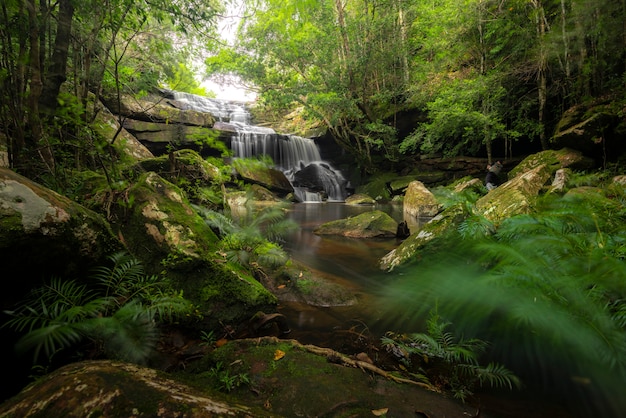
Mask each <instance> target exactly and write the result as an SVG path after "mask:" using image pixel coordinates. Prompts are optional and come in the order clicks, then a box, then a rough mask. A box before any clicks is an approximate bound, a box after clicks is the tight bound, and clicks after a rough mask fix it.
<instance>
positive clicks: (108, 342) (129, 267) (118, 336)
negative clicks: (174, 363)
mask: <svg viewBox="0 0 626 418" xmlns="http://www.w3.org/2000/svg"><path fill="white" fill-rule="evenodd" d="M110 260H111V261H112V262H113V267H98V268H97V269H96V270H95V272H94V274H93V276H92V280H91V281H93V282H95V283H96V286H94V287H90V286H88V285H86V284H81V283H78V282H77V281H75V280H62V279H60V278H53V279H52V280H51V281H50V283H49V284H47V285H45V286H42V287H40V288H37V289H35V290H33V291H32V292H31V294H30V295H29V297H28V298H27V299H26V300H24V301H23V302H21V303H20V304H19V305H18V306H17V308H16V309H15V310H13V311H10V312H7V313H8V314H9V315H11V316H12V319H10V320H9V321H7V322H6V323H5V324H3V326H5V327H10V328H12V329H14V330H15V331H17V332H18V333H25V335H24V336H23V337H22V338H21V339H20V340H19V341H18V342H17V344H16V349H17V350H18V351H19V352H28V351H31V350H32V351H33V362H34V363H37V362H38V361H39V359H40V357H41V355H44V356H45V357H46V358H47V360H48V361H51V360H52V357H53V356H54V355H55V354H56V353H58V352H60V351H62V350H65V349H69V348H71V347H77V345H78V344H79V343H83V342H87V346H88V347H89V351H90V354H89V357H101V356H105V357H108V358H114V359H120V360H126V361H131V362H135V363H144V362H145V361H146V360H147V359H148V358H149V356H150V354H151V353H152V352H153V349H154V347H155V345H156V341H157V338H158V327H157V323H158V322H164V321H171V320H173V319H174V318H177V317H179V316H181V315H183V314H185V313H187V312H189V311H190V304H189V302H187V301H186V300H185V299H183V297H182V295H181V294H179V293H175V292H173V291H171V290H170V289H168V288H167V286H166V283H165V282H164V281H163V280H162V279H161V278H159V277H157V276H146V275H145V274H144V271H143V267H142V266H141V264H140V263H139V262H138V261H137V260H135V259H134V258H132V257H131V256H129V255H128V254H126V253H116V254H114V255H112V256H111V257H110ZM91 281H90V282H91ZM83 348H84V347H83Z"/></svg>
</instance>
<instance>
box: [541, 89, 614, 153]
mask: <svg viewBox="0 0 626 418" xmlns="http://www.w3.org/2000/svg"><path fill="white" fill-rule="evenodd" d="M623 129H624V118H623V109H620V108H619V107H617V106H612V103H611V99H610V98H609V99H608V100H602V99H600V100H598V101H596V102H593V103H586V104H579V105H576V106H573V107H571V108H569V109H567V110H566V111H565V112H563V115H562V116H561V119H560V120H559V122H558V124H557V126H556V128H555V133H554V136H553V137H552V139H551V143H552V144H553V145H554V147H556V148H562V147H568V148H570V149H575V150H578V151H580V152H582V153H584V154H585V155H588V156H591V157H592V158H595V159H597V160H602V159H608V160H609V161H617V159H618V158H619V156H621V155H623V154H624V152H626V145H624V141H623Z"/></svg>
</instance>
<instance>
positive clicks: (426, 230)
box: [379, 204, 467, 271]
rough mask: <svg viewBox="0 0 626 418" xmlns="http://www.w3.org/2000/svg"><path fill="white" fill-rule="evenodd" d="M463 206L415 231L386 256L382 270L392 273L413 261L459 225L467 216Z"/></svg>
mask: <svg viewBox="0 0 626 418" xmlns="http://www.w3.org/2000/svg"><path fill="white" fill-rule="evenodd" d="M466 215H467V214H466V212H465V211H464V207H463V205H461V204H457V205H453V206H450V207H448V208H446V209H445V210H443V211H442V212H441V213H439V214H437V215H436V216H435V217H433V218H432V219H431V220H430V221H428V222H427V223H426V224H424V225H422V227H421V228H420V229H419V230H418V231H413V232H412V233H411V235H410V236H409V237H407V238H406V239H405V240H404V241H402V243H401V244H400V245H398V246H397V247H396V248H394V249H393V250H391V251H390V252H389V253H387V254H385V255H384V256H383V257H382V258H381V259H380V262H379V267H380V268H381V269H382V270H386V271H392V270H393V269H395V268H396V267H398V266H400V265H402V264H404V263H406V262H408V261H410V260H412V259H414V258H415V256H416V255H417V254H418V252H419V251H420V250H421V249H422V248H424V246H425V245H427V244H428V243H429V242H431V241H432V240H433V239H435V238H437V237H438V236H441V235H443V234H444V233H445V232H446V231H448V230H449V229H450V228H452V227H454V226H456V225H458V224H459V223H460V222H461V221H462V220H463V219H464V218H465V216H466Z"/></svg>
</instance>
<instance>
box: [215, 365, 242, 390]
mask: <svg viewBox="0 0 626 418" xmlns="http://www.w3.org/2000/svg"><path fill="white" fill-rule="evenodd" d="M209 377H211V378H212V379H214V382H215V385H216V387H217V390H220V391H224V392H231V391H232V390H233V389H236V388H238V387H239V386H241V385H248V384H250V377H249V376H248V374H247V373H237V374H231V373H230V371H229V370H228V369H225V368H224V365H223V364H222V362H217V363H216V364H215V366H213V367H211V369H210V370H209Z"/></svg>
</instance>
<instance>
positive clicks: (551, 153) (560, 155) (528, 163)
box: [508, 148, 595, 179]
mask: <svg viewBox="0 0 626 418" xmlns="http://www.w3.org/2000/svg"><path fill="white" fill-rule="evenodd" d="M594 164H595V163H594V161H593V160H592V159H590V158H588V157H585V156H584V155H583V154H582V153H581V152H580V151H576V150H573V149H570V148H563V149H560V150H558V151H555V150H548V151H542V152H538V153H536V154H532V155H529V156H528V157H526V158H525V159H524V160H522V161H521V162H520V163H519V164H518V165H517V166H515V167H514V168H513V169H512V170H511V171H509V173H508V178H509V179H512V178H514V177H516V176H519V175H521V174H524V173H526V172H528V171H529V170H532V169H534V168H536V167H539V166H541V165H545V166H546V168H547V169H548V171H549V172H550V177H551V176H552V175H553V174H554V173H555V172H556V171H557V170H559V169H561V168H571V169H575V170H587V169H590V168H592V167H593V166H594Z"/></svg>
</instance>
